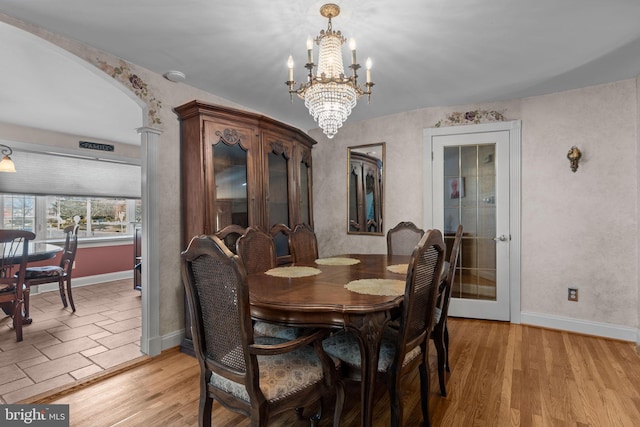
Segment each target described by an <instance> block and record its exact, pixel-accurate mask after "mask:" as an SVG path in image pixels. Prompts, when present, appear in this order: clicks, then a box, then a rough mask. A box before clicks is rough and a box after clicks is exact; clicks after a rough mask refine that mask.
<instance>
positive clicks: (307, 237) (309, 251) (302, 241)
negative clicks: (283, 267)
mask: <svg viewBox="0 0 640 427" xmlns="http://www.w3.org/2000/svg"><path fill="white" fill-rule="evenodd" d="M289 249H290V250H291V256H292V257H293V262H294V263H303V262H313V261H315V260H317V259H318V240H317V239H316V233H314V232H313V229H312V228H311V227H310V226H309V225H307V224H298V225H296V226H295V227H294V229H293V231H291V233H289Z"/></svg>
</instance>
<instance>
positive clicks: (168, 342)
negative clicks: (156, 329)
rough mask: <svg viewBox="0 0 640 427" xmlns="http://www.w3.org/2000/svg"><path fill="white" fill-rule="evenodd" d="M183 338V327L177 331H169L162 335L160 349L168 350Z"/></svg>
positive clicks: (177, 344) (180, 342)
mask: <svg viewBox="0 0 640 427" xmlns="http://www.w3.org/2000/svg"><path fill="white" fill-rule="evenodd" d="M183 338H184V329H180V330H179V331H175V332H171V333H169V334H167V335H163V336H162V350H163V351H164V350H168V349H170V348H173V347H178V346H179V345H180V344H182V339H183Z"/></svg>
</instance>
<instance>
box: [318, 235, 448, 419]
mask: <svg viewBox="0 0 640 427" xmlns="http://www.w3.org/2000/svg"><path fill="white" fill-rule="evenodd" d="M444 253H445V246H444V241H443V240H442V234H441V233H440V231H439V230H428V231H427V232H426V233H425V235H424V236H423V237H422V239H421V240H420V242H419V243H418V245H417V246H416V247H415V249H414V251H413V253H412V255H411V260H410V262H409V266H408V271H407V278H406V283H405V292H404V301H403V304H402V312H401V314H400V325H399V328H398V329H395V328H389V327H387V328H385V329H384V331H383V336H382V343H381V346H380V353H379V358H378V367H377V372H378V376H379V378H380V379H381V380H383V381H384V383H386V385H387V389H388V392H389V401H390V406H391V425H392V426H394V427H396V426H401V425H402V419H403V416H402V412H403V409H402V399H401V393H400V380H401V378H402V377H403V376H405V375H406V374H408V373H410V372H412V371H413V370H414V369H415V368H416V367H417V368H418V369H419V372H420V396H421V406H422V417H423V420H424V424H425V425H426V426H429V407H428V402H429V351H428V350H429V347H428V344H429V336H430V334H431V331H432V329H433V324H434V316H433V315H434V311H435V307H436V300H437V297H438V283H439V280H440V274H441V271H442V264H443V260H444ZM323 346H324V348H325V351H326V352H327V353H329V355H331V356H333V357H336V358H338V359H340V360H342V362H343V363H342V367H343V371H344V377H345V378H346V379H356V380H357V379H359V377H360V372H361V358H360V347H359V344H358V340H357V338H356V337H355V335H354V334H353V333H351V332H348V331H345V330H343V331H340V332H337V333H335V334H333V335H332V336H330V337H329V338H327V339H326V340H325V341H324V343H323Z"/></svg>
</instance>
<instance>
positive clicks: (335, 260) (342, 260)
mask: <svg viewBox="0 0 640 427" xmlns="http://www.w3.org/2000/svg"><path fill="white" fill-rule="evenodd" d="M359 262H360V260H359V259H355V258H347V257H331V258H318V259H317V260H316V264H319V265H354V264H358V263H359Z"/></svg>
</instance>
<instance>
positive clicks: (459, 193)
mask: <svg viewBox="0 0 640 427" xmlns="http://www.w3.org/2000/svg"><path fill="white" fill-rule="evenodd" d="M448 183H449V198H450V199H459V198H461V197H464V177H459V178H449V181H448Z"/></svg>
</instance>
